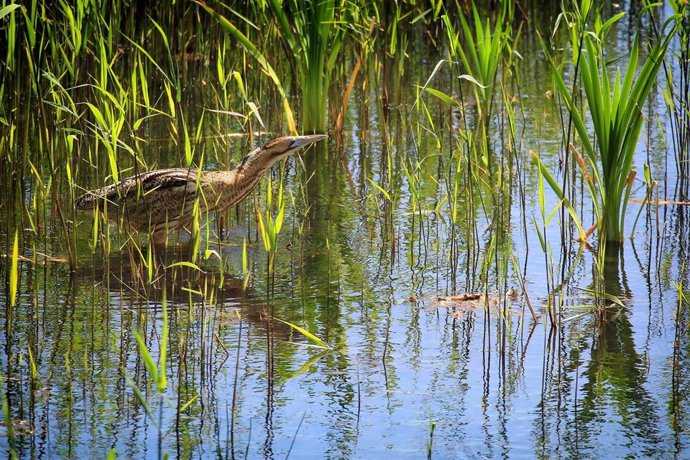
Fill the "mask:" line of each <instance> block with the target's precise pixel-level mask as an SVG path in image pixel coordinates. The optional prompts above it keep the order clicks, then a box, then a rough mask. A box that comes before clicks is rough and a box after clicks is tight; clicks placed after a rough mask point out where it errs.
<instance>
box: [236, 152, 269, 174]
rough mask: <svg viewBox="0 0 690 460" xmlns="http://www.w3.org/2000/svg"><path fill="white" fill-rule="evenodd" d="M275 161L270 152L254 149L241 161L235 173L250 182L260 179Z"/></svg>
mask: <svg viewBox="0 0 690 460" xmlns="http://www.w3.org/2000/svg"><path fill="white" fill-rule="evenodd" d="M277 161H278V159H277V158H276V157H275V156H273V155H272V154H271V153H270V152H267V151H264V150H261V149H256V150H254V151H253V152H251V153H250V154H249V155H247V156H246V157H245V158H244V160H242V163H241V164H240V166H239V167H238V168H237V172H238V173H239V174H240V175H241V176H243V177H244V178H245V179H246V180H250V181H252V180H254V179H257V178H261V176H263V175H264V173H265V172H266V171H268V170H269V169H270V168H271V166H273V165H274V164H275V163H276V162H277Z"/></svg>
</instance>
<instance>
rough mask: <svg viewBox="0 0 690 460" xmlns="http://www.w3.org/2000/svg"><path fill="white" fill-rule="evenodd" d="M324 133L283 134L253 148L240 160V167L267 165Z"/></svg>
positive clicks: (306, 144)
mask: <svg viewBox="0 0 690 460" xmlns="http://www.w3.org/2000/svg"><path fill="white" fill-rule="evenodd" d="M327 137H328V136H326V135H325V134H311V135H307V136H283V137H278V138H276V139H273V140H271V141H268V142H267V143H266V144H264V145H263V146H262V147H259V148H258V149H256V150H254V151H253V152H252V153H250V154H249V155H247V157H246V158H245V159H244V160H243V161H242V165H240V168H241V169H242V168H243V167H246V166H248V163H250V164H251V163H253V164H254V165H257V166H259V167H268V168H270V167H271V166H272V165H274V164H275V163H277V162H278V161H280V160H282V159H283V158H287V157H288V156H290V155H292V154H293V153H295V152H296V151H298V150H299V149H301V148H302V147H306V146H308V145H311V144H314V143H316V142H318V141H321V140H324V139H326V138H327Z"/></svg>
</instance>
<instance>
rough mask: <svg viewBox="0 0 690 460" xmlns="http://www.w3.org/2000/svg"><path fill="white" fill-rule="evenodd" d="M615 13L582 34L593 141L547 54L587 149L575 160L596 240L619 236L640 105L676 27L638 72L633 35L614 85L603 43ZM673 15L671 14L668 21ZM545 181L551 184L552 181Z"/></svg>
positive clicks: (618, 238) (629, 186)
mask: <svg viewBox="0 0 690 460" xmlns="http://www.w3.org/2000/svg"><path fill="white" fill-rule="evenodd" d="M618 17H619V16H617V17H614V18H612V20H610V21H607V22H605V23H603V24H602V23H601V22H597V30H595V31H594V33H586V34H585V35H584V37H583V42H584V50H583V53H582V56H581V59H580V72H581V78H582V86H583V87H584V90H585V94H586V99H587V106H588V111H589V114H590V118H591V122H592V125H593V127H594V132H595V135H596V142H595V140H594V139H593V138H591V137H590V134H589V131H588V129H587V124H586V122H585V117H584V115H583V114H582V113H581V112H580V110H579V109H578V108H577V107H576V105H575V102H574V95H573V94H572V93H571V91H570V89H569V88H568V87H567V86H566V83H565V79H564V73H563V70H561V69H560V68H559V67H558V66H557V65H556V64H555V62H554V60H553V59H552V58H551V57H549V64H550V67H551V73H552V76H553V79H554V81H555V84H556V89H557V91H558V93H559V94H560V96H561V98H562V99H563V101H564V102H565V105H566V107H567V109H568V111H569V113H570V115H571V117H572V120H573V124H574V127H575V130H576V131H577V133H578V136H579V138H580V142H581V143H582V146H583V150H584V153H585V156H584V159H585V161H583V162H578V165H579V166H580V169H581V172H582V174H583V175H584V176H585V182H586V185H587V189H588V190H589V193H590V196H591V197H592V203H593V207H594V214H595V219H596V223H597V226H598V229H599V239H600V241H621V240H622V239H623V234H624V230H625V226H624V224H625V222H624V221H625V213H626V209H627V204H628V200H629V197H630V192H631V189H632V185H633V181H634V178H635V171H634V169H633V158H634V154H635V149H636V148H637V140H638V137H639V134H640V130H641V128H642V122H643V116H642V106H643V105H644V103H645V101H646V99H647V96H648V95H649V93H650V91H651V90H652V88H653V87H654V84H655V82H656V76H657V73H658V71H659V69H660V68H661V64H662V62H663V59H664V55H665V53H666V49H667V48H668V45H669V43H670V41H671V39H672V38H673V35H674V33H675V27H674V28H672V29H671V30H670V31H669V32H667V33H666V35H665V37H664V38H663V39H661V40H658V41H657V42H656V43H654V45H653V46H652V48H651V49H650V51H649V54H648V56H647V58H646V59H645V61H644V63H643V65H642V68H641V70H640V72H639V74H638V75H637V77H636V76H635V73H636V72H635V71H636V69H637V67H638V60H639V51H640V50H639V48H640V40H639V37H638V38H636V39H635V41H634V43H633V46H632V49H631V51H630V56H629V59H628V64H627V68H626V70H625V77H624V78H622V77H621V72H620V69H618V70H617V71H616V74H615V80H614V82H613V84H612V83H611V78H610V75H609V71H608V68H607V67H608V66H607V64H606V59H605V53H604V49H603V43H605V38H606V33H607V32H608V30H609V28H610V26H611V25H612V24H613V23H614V22H615V21H614V20H615V19H617V18H618ZM673 20H674V18H671V19H669V21H668V22H667V25H668V24H670V23H671V21H673ZM547 54H548V53H547ZM549 183H550V185H552V187H553V184H552V183H551V181H549ZM554 190H555V189H554Z"/></svg>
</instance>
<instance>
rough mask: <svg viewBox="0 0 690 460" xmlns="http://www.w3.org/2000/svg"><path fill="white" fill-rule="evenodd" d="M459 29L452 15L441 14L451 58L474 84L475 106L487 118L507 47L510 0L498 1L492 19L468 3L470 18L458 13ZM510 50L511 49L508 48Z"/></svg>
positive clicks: (510, 19)
mask: <svg viewBox="0 0 690 460" xmlns="http://www.w3.org/2000/svg"><path fill="white" fill-rule="evenodd" d="M458 18H459V19H460V27H461V30H460V32H457V31H456V27H455V25H454V24H453V21H452V18H451V17H450V16H449V15H448V14H445V15H443V16H442V19H443V23H444V24H445V26H446V34H447V36H448V40H449V44H450V48H449V53H450V57H451V60H453V61H456V60H459V61H460V62H461V63H462V65H463V68H464V72H465V73H466V74H468V75H470V76H471V77H472V79H473V80H474V82H475V83H476V84H475V85H472V90H473V92H474V94H475V99H476V101H477V104H478V108H479V110H480V112H481V114H482V115H483V116H484V117H487V118H488V117H489V116H490V114H491V107H492V104H493V95H494V87H495V84H496V76H497V75H498V69H499V66H500V64H501V60H502V59H503V57H504V53H505V52H506V51H507V50H510V43H511V41H512V39H513V38H512V37H511V21H512V18H513V6H512V2H501V9H500V12H499V14H498V17H497V18H496V19H495V20H494V21H493V24H492V21H491V20H490V19H489V18H488V17H484V19H482V15H480V13H479V10H478V9H477V5H476V4H475V3H474V2H472V13H471V21H468V18H466V17H465V15H464V14H458ZM511 52H512V50H511Z"/></svg>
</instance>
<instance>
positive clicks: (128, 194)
mask: <svg viewBox="0 0 690 460" xmlns="http://www.w3.org/2000/svg"><path fill="white" fill-rule="evenodd" d="M326 137H327V136H325V135H322V134H315V135H310V136H285V137H279V138H277V139H274V140H272V141H270V142H268V143H266V144H264V145H263V146H262V147H259V148H257V149H256V150H254V151H252V152H251V153H249V154H248V155H247V156H246V157H245V158H244V159H243V160H242V162H241V163H240V165H239V166H238V167H237V168H235V169H233V170H232V171H198V170H196V169H187V168H171V169H159V170H156V171H150V172H145V173H142V174H137V175H135V176H132V177H129V178H127V179H124V180H122V181H120V182H118V183H117V184H113V185H109V186H107V187H103V188H100V189H98V190H93V191H90V192H87V193H85V194H83V195H81V196H80V197H79V198H77V199H76V200H75V203H74V204H75V207H76V208H77V209H83V210H95V209H96V208H98V209H101V210H102V209H104V208H105V207H106V206H107V214H108V217H109V218H110V219H111V220H117V219H119V218H120V217H121V216H122V217H123V218H124V221H125V222H126V223H127V224H129V225H130V226H131V227H132V228H133V229H134V230H136V231H139V232H141V231H150V232H151V233H152V235H153V236H154V237H155V238H154V240H155V241H161V239H163V240H164V239H165V234H164V232H165V230H166V229H167V230H177V229H183V228H186V229H187V230H190V229H191V224H192V220H193V208H194V202H195V200H196V199H197V198H200V200H199V204H200V206H201V210H202V211H205V212H212V211H224V210H225V209H228V208H229V207H231V206H234V205H236V204H238V203H240V202H241V201H242V200H244V198H246V197H247V195H249V194H250V193H251V192H252V190H254V188H255V187H256V185H257V184H258V183H259V180H261V177H262V176H263V175H264V173H265V172H266V171H267V170H269V169H270V168H271V166H273V165H274V164H275V163H277V162H278V161H280V160H282V159H283V158H286V157H288V156H290V155H292V154H293V153H295V152H296V151H297V150H299V149H301V148H302V147H305V146H307V145H310V144H313V143H315V142H318V141H320V140H323V139H325V138H326ZM161 237H162V238H161Z"/></svg>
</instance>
